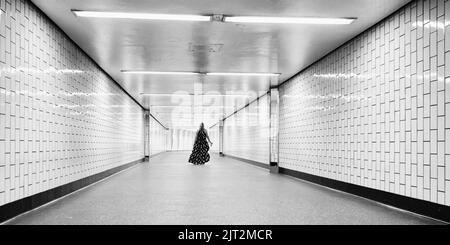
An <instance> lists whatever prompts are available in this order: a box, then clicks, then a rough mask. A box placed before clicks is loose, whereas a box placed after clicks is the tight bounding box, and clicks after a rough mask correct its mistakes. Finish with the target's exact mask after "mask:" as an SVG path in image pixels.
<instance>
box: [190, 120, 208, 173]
mask: <svg viewBox="0 0 450 245" xmlns="http://www.w3.org/2000/svg"><path fill="white" fill-rule="evenodd" d="M208 142H209V144H211V145H212V142H211V140H209V136H208V132H207V131H206V129H205V126H204V124H203V123H201V124H200V129H199V130H198V131H197V136H196V137H195V142H194V149H192V153H191V156H190V157H189V162H190V163H193V164H195V165H200V164H205V163H206V162H208V161H209V153H208V151H209V144H208Z"/></svg>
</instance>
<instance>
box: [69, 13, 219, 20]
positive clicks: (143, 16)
mask: <svg viewBox="0 0 450 245" xmlns="http://www.w3.org/2000/svg"><path fill="white" fill-rule="evenodd" d="M72 12H73V13H74V14H75V15H76V16H77V17H86V18H108V19H139V20H174V21H210V20H211V16H208V15H181V14H150V13H125V12H101V11H83V10H72Z"/></svg>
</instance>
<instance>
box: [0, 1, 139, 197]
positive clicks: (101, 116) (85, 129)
mask: <svg viewBox="0 0 450 245" xmlns="http://www.w3.org/2000/svg"><path fill="white" fill-rule="evenodd" d="M0 7H1V16H0V20H1V23H0V69H1V76H0V205H3V204H6V203H9V202H12V201H15V200H18V199H21V198H24V197H27V196H30V195H33V194H36V193H39V192H42V191H45V190H48V189H51V188H54V187H57V186H60V185H63V184H66V183H69V182H72V181H75V180H78V179H81V178H83V177H87V176H90V175H93V174H96V173H99V172H102V171H105V170H108V169H111V168H114V167H117V166H120V165H123V164H125V163H129V162H131V161H134V160H139V159H142V158H143V157H144V144H143V141H144V139H143V135H144V121H143V119H144V116H143V110H142V109H141V107H139V106H138V105H137V104H136V103H135V102H134V101H133V100H131V99H130V98H129V97H128V96H127V95H126V94H125V93H124V92H123V91H122V90H121V89H120V88H119V87H118V86H117V85H116V84H115V83H114V82H113V81H112V80H110V78H109V77H108V76H106V75H105V73H103V72H102V71H101V70H99V68H98V67H97V66H96V65H95V64H94V63H93V62H92V61H91V60H90V59H89V58H88V57H87V56H86V55H85V54H84V53H83V52H82V51H81V50H80V49H78V48H77V46H75V45H74V44H73V43H72V42H71V41H70V40H68V39H67V37H66V36H65V35H64V34H63V33H61V32H60V30H59V29H58V28H57V27H56V26H55V25H54V24H53V23H52V22H50V21H49V20H48V19H47V18H46V17H45V16H42V14H41V13H40V11H38V10H37V9H35V7H34V6H33V5H31V4H30V3H29V2H28V1H16V0H11V1H1V4H0Z"/></svg>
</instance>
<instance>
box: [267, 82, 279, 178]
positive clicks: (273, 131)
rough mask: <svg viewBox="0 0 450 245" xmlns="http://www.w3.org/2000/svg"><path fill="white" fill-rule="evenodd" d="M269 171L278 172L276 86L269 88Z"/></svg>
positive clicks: (277, 101)
mask: <svg viewBox="0 0 450 245" xmlns="http://www.w3.org/2000/svg"><path fill="white" fill-rule="evenodd" d="M269 96H270V136H269V137H270V139H269V140H270V172H271V173H278V134H279V127H278V124H279V106H280V105H279V102H280V98H279V93H278V88H276V87H273V88H271V89H270V93H269Z"/></svg>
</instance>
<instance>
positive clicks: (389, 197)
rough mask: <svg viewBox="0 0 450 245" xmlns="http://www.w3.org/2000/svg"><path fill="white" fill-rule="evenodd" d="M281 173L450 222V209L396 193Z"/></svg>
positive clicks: (291, 171) (284, 170) (317, 177)
mask: <svg viewBox="0 0 450 245" xmlns="http://www.w3.org/2000/svg"><path fill="white" fill-rule="evenodd" d="M279 173H281V174H285V175H289V176H292V177H295V178H298V179H302V180H306V181H308V182H312V183H316V184H319V185H322V186H326V187H330V188H332V189H336V190H340V191H344V192H347V193H351V194H354V195H357V196H361V197H364V198H367V199H370V200H374V201H377V202H380V203H384V204H387V205H390V206H393V207H396V208H400V209H403V210H407V211H410V212H413V213H416V214H420V215H424V216H428V217H431V218H434V219H438V220H441V221H444V222H447V223H448V222H450V207H449V206H445V205H441V204H437V203H433V202H428V201H424V200H420V199H415V198H411V197H407V196H401V195H398V194H395V193H390V192H386V191H381V190H376V189H372V188H368V187H364V186H360V185H355V184H351V183H346V182H342V181H339V180H334V179H329V178H325V177H321V176H316V175H312V174H307V173H303V172H299V171H296V170H292V169H287V168H282V167H280V168H279Z"/></svg>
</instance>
